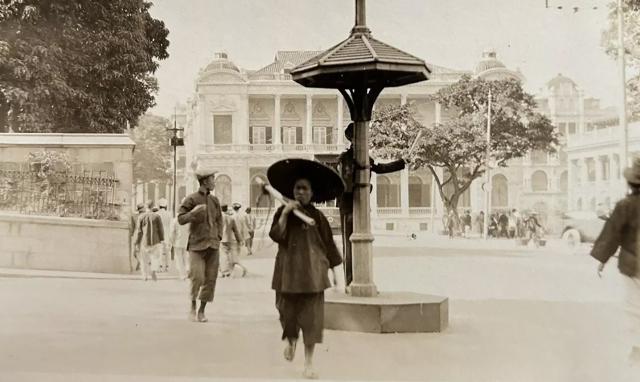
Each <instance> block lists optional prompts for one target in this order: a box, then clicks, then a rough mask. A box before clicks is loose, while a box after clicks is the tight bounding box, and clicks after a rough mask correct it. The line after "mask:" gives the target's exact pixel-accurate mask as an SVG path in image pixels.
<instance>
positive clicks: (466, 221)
mask: <svg viewBox="0 0 640 382" xmlns="http://www.w3.org/2000/svg"><path fill="white" fill-rule="evenodd" d="M462 224H463V225H464V237H466V238H468V237H469V235H470V234H471V211H469V210H466V211H465V212H464V215H463V216H462Z"/></svg>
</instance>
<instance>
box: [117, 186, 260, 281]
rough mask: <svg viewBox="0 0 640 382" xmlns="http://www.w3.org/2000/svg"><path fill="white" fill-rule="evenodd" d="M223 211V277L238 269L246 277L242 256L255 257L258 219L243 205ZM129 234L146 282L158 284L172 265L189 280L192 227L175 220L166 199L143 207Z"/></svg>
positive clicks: (136, 215)
mask: <svg viewBox="0 0 640 382" xmlns="http://www.w3.org/2000/svg"><path fill="white" fill-rule="evenodd" d="M221 210H222V213H223V220H222V221H223V223H224V224H223V225H224V227H223V230H222V239H221V249H222V255H223V256H222V261H220V267H219V275H220V277H228V276H230V275H231V273H232V272H233V270H234V269H235V267H236V266H237V267H239V268H241V269H242V275H243V276H244V275H246V273H247V269H246V268H245V267H244V265H242V263H241V262H240V254H241V252H242V251H243V249H244V251H246V254H247V255H249V256H250V255H252V254H253V237H254V234H255V230H256V218H255V216H254V215H252V214H251V208H250V207H247V208H246V209H245V210H244V211H243V210H242V205H241V204H240V203H233V204H232V206H231V208H229V206H227V205H223V206H221ZM129 232H130V235H131V254H132V258H133V259H132V260H133V262H135V270H136V271H140V273H141V276H142V278H143V280H145V281H146V280H149V279H152V280H157V274H158V273H162V272H168V271H169V266H170V264H171V263H173V264H174V265H175V269H176V271H177V273H178V275H179V277H180V278H182V279H183V280H186V278H187V275H188V273H189V268H190V262H189V251H188V250H187V244H188V239H189V224H184V225H180V224H179V223H178V219H177V217H175V218H174V217H172V214H171V212H169V211H168V210H167V200H166V199H164V198H163V199H160V200H158V202H157V203H155V201H153V200H150V201H148V202H147V203H139V204H138V205H137V206H136V210H135V211H134V212H133V213H132V215H131V220H130V224H129ZM132 267H133V264H132Z"/></svg>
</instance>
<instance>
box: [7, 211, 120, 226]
mask: <svg viewBox="0 0 640 382" xmlns="http://www.w3.org/2000/svg"><path fill="white" fill-rule="evenodd" d="M0 221H9V222H21V223H35V224H51V225H65V226H80V227H103V228H121V229H127V230H128V229H129V223H127V222H126V221H113V220H97V219H82V218H63V217H59V216H44V215H21V214H12V213H7V212H0Z"/></svg>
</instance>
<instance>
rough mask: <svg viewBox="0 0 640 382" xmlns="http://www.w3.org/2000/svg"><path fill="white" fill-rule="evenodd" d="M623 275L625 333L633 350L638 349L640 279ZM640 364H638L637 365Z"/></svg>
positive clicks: (639, 343) (639, 335) (639, 332)
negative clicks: (625, 317)
mask: <svg viewBox="0 0 640 382" xmlns="http://www.w3.org/2000/svg"><path fill="white" fill-rule="evenodd" d="M623 277H624V290H625V296H624V297H625V298H624V302H625V304H624V305H625V306H624V307H625V313H626V316H627V327H626V329H627V333H628V336H625V337H627V338H628V339H629V346H630V349H629V352H630V353H631V351H632V350H633V348H634V347H635V352H638V351H640V279H639V278H637V277H635V278H631V277H627V276H623ZM638 366H640V365H638Z"/></svg>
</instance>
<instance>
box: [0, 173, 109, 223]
mask: <svg viewBox="0 0 640 382" xmlns="http://www.w3.org/2000/svg"><path fill="white" fill-rule="evenodd" d="M118 185H119V181H118V179H117V178H116V177H115V175H114V174H113V173H112V172H108V171H89V170H83V171H76V172H53V173H49V174H46V175H43V174H42V173H41V172H38V171H32V170H30V169H24V168H22V169H17V170H16V169H0V211H8V212H16V213H19V214H25V215H52V216H61V217H80V218H86V219H105V220H119V215H120V208H121V206H120V203H119V201H118V199H117V196H118Z"/></svg>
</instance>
